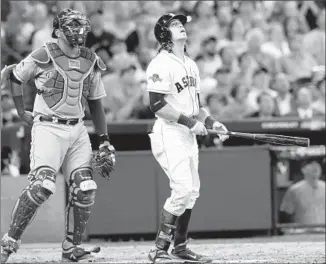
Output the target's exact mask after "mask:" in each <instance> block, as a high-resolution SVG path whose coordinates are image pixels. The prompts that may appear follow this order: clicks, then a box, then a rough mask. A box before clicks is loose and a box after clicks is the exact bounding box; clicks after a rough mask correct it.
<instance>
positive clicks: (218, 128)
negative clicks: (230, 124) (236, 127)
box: [212, 121, 229, 142]
mask: <svg viewBox="0 0 326 264" xmlns="http://www.w3.org/2000/svg"><path fill="white" fill-rule="evenodd" d="M212 128H213V129H214V130H216V131H224V132H228V131H229V130H228V129H227V128H226V126H225V125H223V124H222V123H220V122H218V121H215V122H214V123H213V126H212ZM218 137H219V138H220V140H221V141H222V142H223V141H225V140H227V139H228V138H229V136H228V135H219V134H218Z"/></svg>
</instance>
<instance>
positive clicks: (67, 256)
mask: <svg viewBox="0 0 326 264" xmlns="http://www.w3.org/2000/svg"><path fill="white" fill-rule="evenodd" d="M100 250H101V248H100V247H94V248H92V249H90V250H86V249H84V248H81V247H77V246H75V245H73V246H72V247H70V248H62V259H61V260H62V262H78V261H81V260H85V259H88V258H90V257H91V253H98V252H100Z"/></svg>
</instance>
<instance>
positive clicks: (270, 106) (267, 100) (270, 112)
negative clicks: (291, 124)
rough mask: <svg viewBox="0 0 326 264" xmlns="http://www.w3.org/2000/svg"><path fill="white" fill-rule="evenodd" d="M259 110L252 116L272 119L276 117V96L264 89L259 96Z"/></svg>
mask: <svg viewBox="0 0 326 264" xmlns="http://www.w3.org/2000/svg"><path fill="white" fill-rule="evenodd" d="M257 104H258V106H259V108H258V111H256V112H254V113H253V114H252V115H250V117H258V118H261V119H271V118H273V117H276V116H277V114H276V108H275V98H274V97H273V96H272V95H271V94H270V93H268V92H266V91H263V92H261V93H260V94H259V96H258V97H257Z"/></svg>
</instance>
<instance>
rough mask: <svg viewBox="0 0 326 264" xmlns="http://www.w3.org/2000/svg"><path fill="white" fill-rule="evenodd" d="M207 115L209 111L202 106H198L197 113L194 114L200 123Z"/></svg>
mask: <svg viewBox="0 0 326 264" xmlns="http://www.w3.org/2000/svg"><path fill="white" fill-rule="evenodd" d="M208 116H209V113H208V112H207V110H206V109H204V108H203V107H201V108H199V113H198V115H197V116H196V119H197V120H198V121H200V122H202V123H204V122H205V119H206V117H208Z"/></svg>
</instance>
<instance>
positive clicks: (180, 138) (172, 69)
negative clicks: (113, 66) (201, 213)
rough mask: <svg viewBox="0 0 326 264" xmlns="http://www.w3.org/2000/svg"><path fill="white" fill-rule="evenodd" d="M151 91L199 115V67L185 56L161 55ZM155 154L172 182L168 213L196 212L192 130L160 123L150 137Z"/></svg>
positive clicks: (152, 68) (153, 67) (152, 70)
mask: <svg viewBox="0 0 326 264" xmlns="http://www.w3.org/2000/svg"><path fill="white" fill-rule="evenodd" d="M146 74H147V91H149V92H157V93H162V94H165V100H166V101H167V103H168V104H170V105H171V106H172V107H173V108H174V109H175V110H176V111H178V112H180V113H182V114H184V115H186V116H188V117H192V116H195V115H198V113H199V102H198V95H197V94H198V93H199V92H200V88H199V87H200V84H199V82H200V80H199V71H198V68H197V65H196V63H195V62H194V61H193V60H191V59H190V58H188V57H186V56H185V60H184V61H182V60H181V59H179V58H178V57H177V56H175V55H174V54H172V53H169V52H167V51H161V52H160V53H159V54H158V55H157V56H156V57H155V58H154V59H153V60H152V61H151V63H150V64H149V66H148V68H147V72H146ZM149 137H150V140H151V149H152V153H153V155H154V157H155V159H156V160H157V162H158V163H159V164H160V165H161V167H162V169H163V170H164V172H165V173H166V175H167V176H168V178H169V181H170V187H171V189H172V191H171V196H170V197H169V198H168V199H167V200H166V202H165V204H164V209H165V210H166V211H168V212H170V213H171V214H174V215H177V216H179V215H181V214H182V213H183V212H184V211H185V209H191V208H193V206H194V204H195V201H196V199H197V198H198V197H199V188H200V180H199V174H198V145H197V141H196V136H195V134H193V133H192V132H191V131H190V129H189V128H188V127H186V126H184V125H181V124H178V123H176V122H169V121H167V120H164V119H163V118H159V117H158V119H157V120H156V122H155V124H154V127H153V131H152V133H150V134H149Z"/></svg>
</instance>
